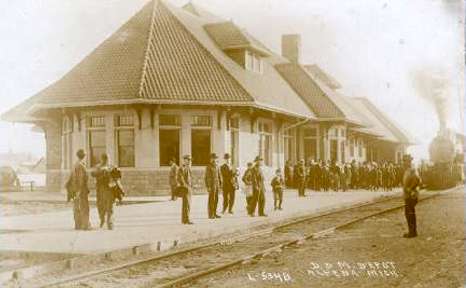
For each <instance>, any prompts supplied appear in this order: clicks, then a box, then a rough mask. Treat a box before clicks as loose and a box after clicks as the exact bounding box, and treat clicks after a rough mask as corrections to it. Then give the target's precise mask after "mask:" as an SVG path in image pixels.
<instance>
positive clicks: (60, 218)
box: [0, 189, 401, 255]
mask: <svg viewBox="0 0 466 288" xmlns="http://www.w3.org/2000/svg"><path fill="white" fill-rule="evenodd" d="M400 192H401V191H400V189H396V190H394V191H391V192H372V191H351V192H310V191H307V196H306V197H301V198H298V196H297V192H296V191H293V190H291V191H285V193H284V201H283V210H282V211H273V196H272V193H271V192H268V193H267V195H266V213H267V214H268V217H248V216H247V214H246V209H245V197H244V194H242V193H237V195H236V202H235V209H234V214H233V215H230V214H225V215H222V214H220V215H222V218H221V219H208V218H207V195H194V196H193V197H192V204H191V217H190V218H191V221H193V222H194V225H182V224H181V200H177V201H169V199H168V197H144V198H143V200H144V201H148V202H147V203H140V204H132V205H123V206H115V209H114V230H112V231H109V230H107V229H106V228H105V227H104V228H98V225H99V220H98V214H97V210H96V208H91V211H90V215H91V224H92V226H93V230H91V231H76V230H74V229H73V227H74V222H73V212H72V204H71V203H69V207H70V209H69V210H65V211H59V212H47V213H42V214H36V215H21V216H11V217H3V218H1V219H0V253H1V252H2V251H3V252H6V251H10V252H11V251H16V252H18V251H20V252H25V251H28V252H44V253H66V254H81V255H82V254H93V253H103V252H107V251H117V250H119V249H128V248H131V247H135V246H139V245H148V244H149V245H150V244H154V243H158V245H159V246H162V247H161V250H164V249H169V248H170V247H171V246H173V245H174V244H173V243H174V242H176V243H177V244H182V243H187V242H193V241H196V240H201V239H207V238H212V237H217V236H221V235H225V234H231V233H239V232H240V231H242V230H245V229H249V230H250V229H254V227H258V226H261V225H264V224H269V223H270V224H271V223H275V222H280V221H283V220H286V219H289V218H293V217H299V216H304V215H308V214H312V213H319V212H323V211H325V210H329V209H336V208H339V207H345V206H349V205H354V204H357V203H362V202H367V201H372V200H375V199H376V198H380V197H385V196H391V195H394V194H399V193H400ZM58 195H60V194H59V193H58ZM58 195H57V197H58ZM37 196H39V195H37ZM61 196H63V195H61ZM16 197H20V196H16ZM38 198H40V197H38ZM152 198H153V199H152ZM16 200H18V201H20V200H19V199H16ZM221 203H222V197H219V209H218V210H220V209H221V206H222V205H221ZM159 248H160V247H159Z"/></svg>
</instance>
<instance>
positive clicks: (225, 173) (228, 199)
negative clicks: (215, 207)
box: [220, 153, 235, 214]
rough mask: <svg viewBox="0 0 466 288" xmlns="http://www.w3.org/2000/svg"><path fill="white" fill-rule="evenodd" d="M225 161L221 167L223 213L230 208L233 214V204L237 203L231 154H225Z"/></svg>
mask: <svg viewBox="0 0 466 288" xmlns="http://www.w3.org/2000/svg"><path fill="white" fill-rule="evenodd" d="M223 159H224V160H225V163H224V164H223V165H222V167H220V171H221V173H222V188H223V214H225V212H226V211H227V210H228V213H230V214H233V204H234V203H235V188H234V183H233V170H232V168H231V164H230V154H228V153H226V154H225V155H224V156H223Z"/></svg>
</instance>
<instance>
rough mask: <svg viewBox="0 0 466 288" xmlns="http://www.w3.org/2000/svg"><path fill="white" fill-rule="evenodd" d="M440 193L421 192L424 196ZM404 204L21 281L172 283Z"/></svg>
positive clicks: (382, 203)
mask: <svg viewBox="0 0 466 288" xmlns="http://www.w3.org/2000/svg"><path fill="white" fill-rule="evenodd" d="M437 195H439V194H437V193H436V194H432V195H429V196H423V197H422V198H420V199H419V201H424V200H427V199H430V198H433V197H436V196H437ZM402 207H404V204H403V201H402V198H401V197H388V198H385V199H382V200H378V201H375V202H369V203H364V204H359V205H355V206H351V207H347V208H343V209H337V210H334V211H329V212H325V213H322V214H319V215H314V216H307V217H301V218H297V219H294V220H291V221H287V222H284V223H281V224H279V225H276V226H274V227H272V228H266V229H262V230H259V231H256V232H253V233H248V234H245V235H241V236H238V237H234V238H230V239H227V240H224V239H223V240H220V241H218V240H217V241H212V242H208V243H204V244H202V245H198V246H194V247H188V248H185V249H178V250H176V251H172V252H169V253H165V254H162V255H155V256H151V257H147V258H143V259H137V260H133V261H128V262H124V263H121V264H118V265H114V266H111V267H104V268H101V269H96V270H92V271H89V272H84V273H80V274H74V275H70V276H68V277H65V278H61V277H47V275H45V277H42V279H35V282H34V283H23V284H22V285H21V287H41V288H42V287H76V286H77V285H85V286H87V287H159V288H162V287H163V288H165V287H174V286H180V285H183V284H186V283H189V282H192V281H195V280H196V279H199V278H201V277H206V276H208V275H210V274H213V273H215V272H219V271H223V270H227V269H229V268H231V267H234V266H236V265H241V264H243V263H248V262H250V261H252V260H258V259H260V258H261V257H264V256H266V255H268V254H271V253H274V252H275V251H281V250H282V249H284V248H285V247H288V246H292V245H296V244H299V243H302V242H304V241H306V240H309V239H317V238H319V237H323V236H325V235H327V234H329V233H332V232H334V231H335V230H337V229H342V228H345V227H348V226H350V225H352V224H354V223H357V222H360V221H363V220H365V219H368V218H370V217H374V216H377V215H381V214H384V213H388V212H391V211H395V210H397V209H400V208H402Z"/></svg>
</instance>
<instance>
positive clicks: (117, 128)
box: [113, 114, 136, 168]
mask: <svg viewBox="0 0 466 288" xmlns="http://www.w3.org/2000/svg"><path fill="white" fill-rule="evenodd" d="M121 117H131V118H132V123H131V124H129V125H122V124H121V121H120V119H121ZM113 128H114V129H113V130H114V137H115V148H116V149H115V163H118V167H121V168H135V167H136V142H135V141H136V131H135V115H133V114H115V115H114V127H113ZM121 131H132V133H133V145H132V147H133V163H132V165H130V166H127V165H124V166H123V165H121V162H120V161H121V159H120V147H130V145H123V146H122V145H120V132H121Z"/></svg>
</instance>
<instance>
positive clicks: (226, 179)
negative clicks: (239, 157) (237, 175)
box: [220, 164, 234, 191]
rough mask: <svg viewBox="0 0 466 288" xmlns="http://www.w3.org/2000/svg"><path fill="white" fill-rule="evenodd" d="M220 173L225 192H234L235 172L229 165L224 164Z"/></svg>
mask: <svg viewBox="0 0 466 288" xmlns="http://www.w3.org/2000/svg"><path fill="white" fill-rule="evenodd" d="M220 172H221V174H222V186H223V191H233V190H234V179H233V178H234V177H233V170H232V169H231V167H230V166H229V165H227V164H223V165H222V166H221V167H220Z"/></svg>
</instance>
